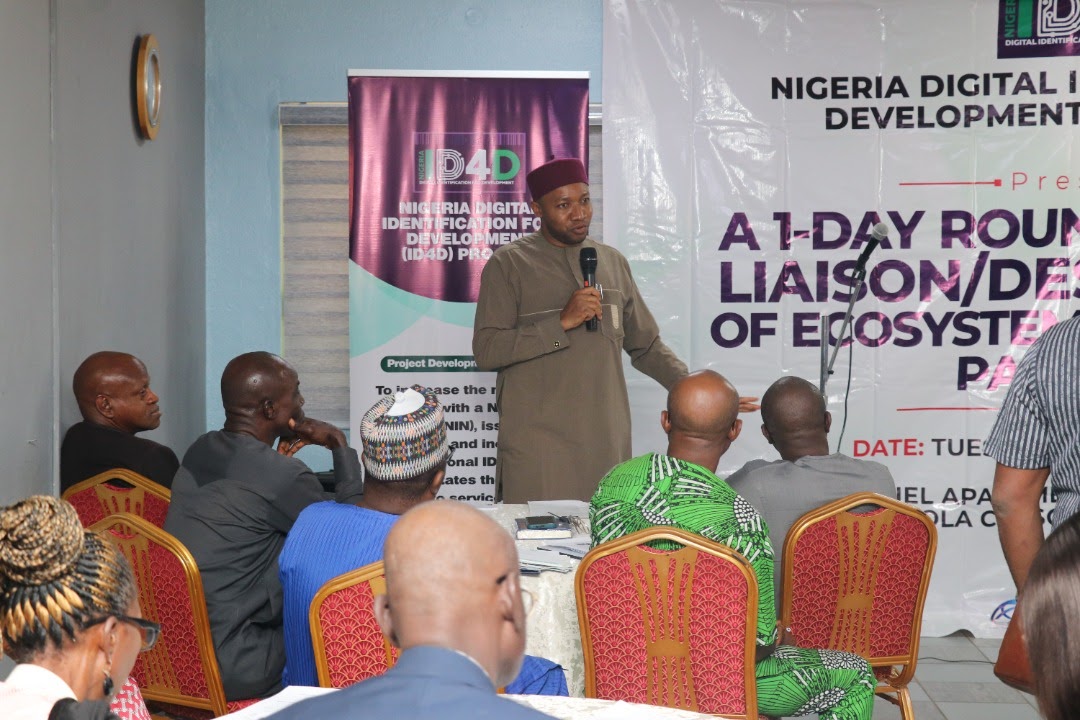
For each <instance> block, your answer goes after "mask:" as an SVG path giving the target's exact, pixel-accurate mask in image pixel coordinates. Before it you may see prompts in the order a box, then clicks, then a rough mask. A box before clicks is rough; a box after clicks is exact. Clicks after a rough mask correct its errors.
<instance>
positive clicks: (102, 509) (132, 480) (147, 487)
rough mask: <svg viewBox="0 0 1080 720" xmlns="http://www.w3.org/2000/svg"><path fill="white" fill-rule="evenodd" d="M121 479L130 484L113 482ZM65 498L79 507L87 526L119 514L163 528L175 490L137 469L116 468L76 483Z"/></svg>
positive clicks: (83, 521)
mask: <svg viewBox="0 0 1080 720" xmlns="http://www.w3.org/2000/svg"><path fill="white" fill-rule="evenodd" d="M117 480H120V481H123V482H125V483H127V484H128V485H130V487H121V486H119V485H114V484H112V482H113V481H117ZM62 497H63V498H64V499H65V500H67V501H68V502H69V503H71V504H72V505H73V506H74V507H75V511H76V512H78V513H79V519H80V520H82V524H83V527H90V526H91V525H93V524H94V523H96V522H98V521H99V520H103V519H104V518H106V517H108V516H109V515H117V514H119V513H128V514H130V515H137V516H139V517H141V518H145V519H146V520H148V521H150V522H151V523H153V524H154V525H156V526H157V527H163V526H164V525H165V516H166V515H167V514H168V513H169V501H170V499H171V498H172V493H171V492H170V491H169V489H168V488H164V487H161V486H160V485H158V484H157V483H156V482H154V481H153V480H150V479H148V478H145V477H143V476H142V475H140V474H138V473H136V472H132V471H131V470H125V469H123V468H115V469H113V470H108V471H106V472H103V473H101V474H99V475H95V476H94V477H92V478H89V479H87V480H83V481H82V482H79V483H76V484H75V485H72V486H71V487H69V488H68V489H67V490H65V491H64V494H63V496H62Z"/></svg>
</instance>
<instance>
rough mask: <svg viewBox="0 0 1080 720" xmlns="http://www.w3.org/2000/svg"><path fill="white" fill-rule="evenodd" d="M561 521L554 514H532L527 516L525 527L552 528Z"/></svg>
mask: <svg viewBox="0 0 1080 720" xmlns="http://www.w3.org/2000/svg"><path fill="white" fill-rule="evenodd" d="M558 525H559V521H558V519H557V518H556V517H555V516H554V515H530V516H528V517H527V518H525V527H526V528H527V529H529V530H552V529H554V528H556V527H558Z"/></svg>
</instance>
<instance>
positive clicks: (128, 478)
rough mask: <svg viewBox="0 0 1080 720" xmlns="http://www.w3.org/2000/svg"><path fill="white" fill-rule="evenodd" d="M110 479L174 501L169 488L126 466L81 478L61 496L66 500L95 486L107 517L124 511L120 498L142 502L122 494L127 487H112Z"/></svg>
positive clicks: (167, 501)
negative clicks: (118, 489) (117, 488)
mask: <svg viewBox="0 0 1080 720" xmlns="http://www.w3.org/2000/svg"><path fill="white" fill-rule="evenodd" d="M109 480H123V481H124V482H126V483H130V484H131V486H132V488H134V489H138V490H141V491H142V492H143V493H144V494H145V493H149V494H151V495H154V496H156V497H158V498H160V499H162V500H164V501H165V502H166V503H170V502H172V491H171V490H169V488H166V487H162V486H161V485H158V484H157V483H156V482H154V481H153V480H151V479H150V478H148V477H146V476H144V475H140V474H139V473H137V472H135V471H134V470H127V469H125V468H113V469H112V470H106V471H105V472H103V473H98V474H97V475H95V476H93V477H91V478H87V479H86V480H81V481H79V482H77V483H75V484H74V485H72V486H71V487H69V488H68V489H67V490H65V491H64V494H63V495H61V496H60V497H62V498H63V499H64V500H67V499H68V498H69V497H70V496H72V495H75V494H77V493H80V492H82V491H83V490H87V489H89V488H94V490H95V491H96V492H97V496H98V501H99V502H100V503H101V508H102V510H103V511H104V512H105V516H106V517H108V516H109V515H117V514H120V513H123V512H124V509H123V508H122V507H121V506H120V504H119V500H120V499H121V498H125V499H129V500H131V501H132V502H139V503H141V501H142V498H138V497H137V496H131V495H126V494H121V493H125V491H126V489H122V490H120V491H119V492H117V490H116V489H114V488H112V487H110V486H109V485H108V482H109ZM132 514H137V513H132ZM102 519H104V518H102Z"/></svg>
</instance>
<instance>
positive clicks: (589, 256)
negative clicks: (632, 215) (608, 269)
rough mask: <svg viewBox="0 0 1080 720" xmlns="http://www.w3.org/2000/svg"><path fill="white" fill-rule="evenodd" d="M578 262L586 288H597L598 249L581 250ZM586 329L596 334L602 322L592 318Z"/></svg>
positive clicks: (586, 322) (588, 321)
mask: <svg viewBox="0 0 1080 720" xmlns="http://www.w3.org/2000/svg"><path fill="white" fill-rule="evenodd" d="M578 262H580V263H581V277H582V279H583V280H584V281H585V287H587V288H591V287H596V248H591V247H585V248H581V255H580V256H579V257H578ZM585 329H586V330H588V331H589V332H596V331H597V330H599V329H600V322H599V321H598V320H597V319H596V318H595V317H591V318H589V319H588V320H586V321H585Z"/></svg>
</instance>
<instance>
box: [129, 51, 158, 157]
mask: <svg viewBox="0 0 1080 720" xmlns="http://www.w3.org/2000/svg"><path fill="white" fill-rule="evenodd" d="M160 63H161V61H160V59H159V56H158V44H157V38H155V37H154V35H153V34H152V33H151V34H149V35H143V36H142V38H140V39H139V53H138V56H137V57H136V60H135V105H136V106H137V108H138V111H139V130H140V131H141V132H142V134H143V137H145V138H146V139H147V140H153V139H154V138H155V137H157V132H158V127H160V123H161V64H160Z"/></svg>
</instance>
